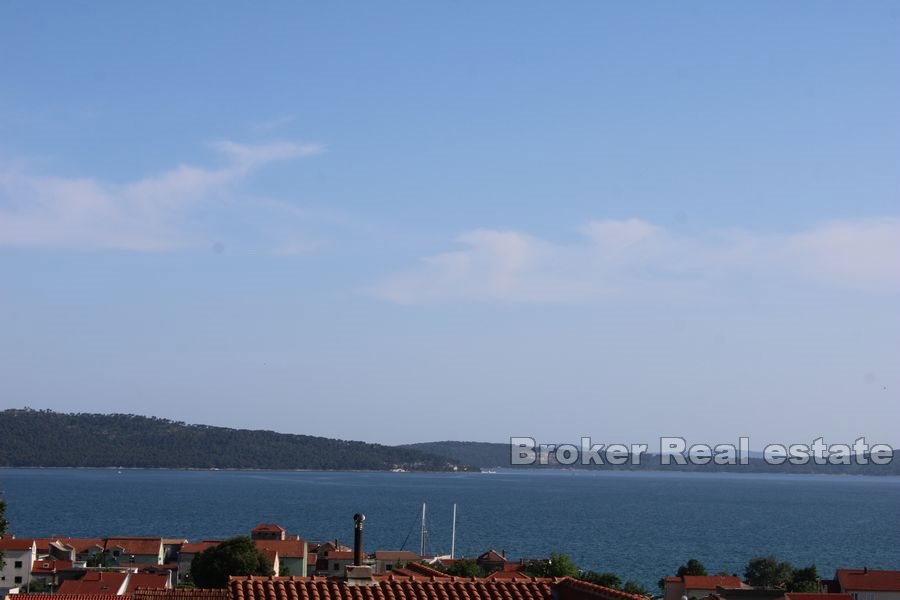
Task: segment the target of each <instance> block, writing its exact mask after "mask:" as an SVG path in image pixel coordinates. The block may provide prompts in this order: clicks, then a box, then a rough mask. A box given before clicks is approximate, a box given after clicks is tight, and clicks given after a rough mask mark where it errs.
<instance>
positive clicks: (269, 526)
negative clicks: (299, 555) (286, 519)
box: [253, 523, 285, 533]
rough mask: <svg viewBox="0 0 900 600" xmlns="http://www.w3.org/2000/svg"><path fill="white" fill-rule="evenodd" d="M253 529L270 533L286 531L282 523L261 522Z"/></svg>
mask: <svg viewBox="0 0 900 600" xmlns="http://www.w3.org/2000/svg"><path fill="white" fill-rule="evenodd" d="M253 531H260V532H262V531H265V532H270V533H284V531H285V529H284V527H282V526H281V525H276V524H275V523H260V524H259V525H257V526H256V527H254V528H253Z"/></svg>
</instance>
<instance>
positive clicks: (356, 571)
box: [346, 513, 375, 586]
mask: <svg viewBox="0 0 900 600" xmlns="http://www.w3.org/2000/svg"><path fill="white" fill-rule="evenodd" d="M365 520H366V515H364V514H362V513H356V514H355V515H353V522H354V524H355V526H354V528H353V564H352V565H348V566H347V571H346V576H347V585H352V586H356V585H375V579H374V578H373V577H372V567H371V566H369V565H364V564H363V553H362V541H363V539H362V537H363V535H362V533H363V521H365Z"/></svg>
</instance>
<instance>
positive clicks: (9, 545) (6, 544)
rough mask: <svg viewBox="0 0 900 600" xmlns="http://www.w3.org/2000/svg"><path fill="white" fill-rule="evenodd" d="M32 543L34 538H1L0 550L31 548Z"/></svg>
mask: <svg viewBox="0 0 900 600" xmlns="http://www.w3.org/2000/svg"><path fill="white" fill-rule="evenodd" d="M32 544H34V539H32V538H14V537H5V538H0V550H31V545H32Z"/></svg>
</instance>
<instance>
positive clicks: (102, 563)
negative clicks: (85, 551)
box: [85, 550, 110, 567]
mask: <svg viewBox="0 0 900 600" xmlns="http://www.w3.org/2000/svg"><path fill="white" fill-rule="evenodd" d="M85 564H86V565H87V566H89V567H108V566H110V560H109V552H107V551H106V550H104V551H103V552H98V553H97V554H94V555H93V556H90V557H88V559H87V561H86V562H85Z"/></svg>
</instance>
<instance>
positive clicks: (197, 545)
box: [181, 542, 221, 554]
mask: <svg viewBox="0 0 900 600" xmlns="http://www.w3.org/2000/svg"><path fill="white" fill-rule="evenodd" d="M220 543H221V542H192V543H188V544H184V545H183V546H181V553H182V554H199V553H200V552H203V551H204V550H208V549H210V548H214V547H216V546H218V545H219V544H220Z"/></svg>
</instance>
